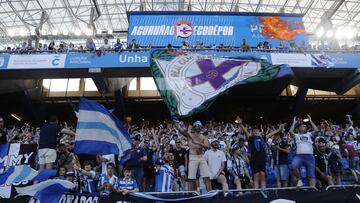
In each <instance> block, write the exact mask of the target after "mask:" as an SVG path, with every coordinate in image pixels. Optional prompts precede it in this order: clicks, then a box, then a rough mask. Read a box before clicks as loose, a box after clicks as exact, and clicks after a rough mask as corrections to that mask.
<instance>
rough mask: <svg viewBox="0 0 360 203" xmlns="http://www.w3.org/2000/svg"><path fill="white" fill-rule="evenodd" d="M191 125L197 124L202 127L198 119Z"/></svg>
mask: <svg viewBox="0 0 360 203" xmlns="http://www.w3.org/2000/svg"><path fill="white" fill-rule="evenodd" d="M193 126H199V127H202V124H201V122H200V121H195V122H194V123H193Z"/></svg>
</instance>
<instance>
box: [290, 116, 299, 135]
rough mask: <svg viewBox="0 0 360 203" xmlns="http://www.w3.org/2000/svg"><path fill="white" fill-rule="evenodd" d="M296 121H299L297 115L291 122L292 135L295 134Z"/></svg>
mask: <svg viewBox="0 0 360 203" xmlns="http://www.w3.org/2000/svg"><path fill="white" fill-rule="evenodd" d="M296 122H297V119H296V116H295V117H294V119H293V122H292V124H291V127H290V129H289V133H290V135H291V136H294V129H295V125H296Z"/></svg>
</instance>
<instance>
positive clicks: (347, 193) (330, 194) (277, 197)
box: [1, 188, 360, 203]
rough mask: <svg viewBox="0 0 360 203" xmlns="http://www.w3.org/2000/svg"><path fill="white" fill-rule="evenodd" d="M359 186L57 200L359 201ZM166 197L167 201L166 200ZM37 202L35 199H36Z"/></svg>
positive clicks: (23, 201)
mask: <svg viewBox="0 0 360 203" xmlns="http://www.w3.org/2000/svg"><path fill="white" fill-rule="evenodd" d="M359 194H360V189H359V188H346V189H337V190H329V191H321V192H320V191H295V190H288V191H286V190H279V191H264V192H259V193H257V194H250V195H243V196H240V197H235V196H233V195H228V196H227V197H224V196H223V194H222V193H221V192H220V193H218V194H217V195H208V194H206V195H203V196H197V197H186V196H184V195H181V194H177V195H174V194H168V195H166V194H163V195H161V198H159V197H157V196H154V195H146V194H144V195H143V197H140V196H134V195H127V196H122V195H119V194H113V195H111V196H109V197H102V196H89V195H72V194H65V195H62V197H61V198H60V200H59V201H58V203H159V202H179V201H181V202H185V203H210V202H226V203H238V202H242V203H253V202H256V203H338V202H359V201H360V196H359ZM164 198H167V201H166V200H165V201H164ZM29 199H30V197H27V198H26V197H25V198H24V197H20V198H15V199H2V200H1V202H2V203H28V202H29ZM33 202H34V203H35V201H33Z"/></svg>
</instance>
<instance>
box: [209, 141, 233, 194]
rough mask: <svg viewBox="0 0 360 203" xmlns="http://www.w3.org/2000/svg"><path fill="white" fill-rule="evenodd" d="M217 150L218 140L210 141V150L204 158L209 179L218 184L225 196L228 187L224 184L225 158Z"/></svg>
mask: <svg viewBox="0 0 360 203" xmlns="http://www.w3.org/2000/svg"><path fill="white" fill-rule="evenodd" d="M219 149H220V143H219V140H217V139H213V140H211V149H209V150H207V151H206V152H205V154H204V158H205V160H206V162H207V164H208V166H209V171H210V175H211V176H210V179H211V180H215V181H217V182H218V183H220V184H221V186H222V189H223V191H224V195H226V192H227V191H228V190H229V186H228V184H227V182H226V177H225V172H224V169H225V163H226V157H225V153H224V152H223V151H221V150H219Z"/></svg>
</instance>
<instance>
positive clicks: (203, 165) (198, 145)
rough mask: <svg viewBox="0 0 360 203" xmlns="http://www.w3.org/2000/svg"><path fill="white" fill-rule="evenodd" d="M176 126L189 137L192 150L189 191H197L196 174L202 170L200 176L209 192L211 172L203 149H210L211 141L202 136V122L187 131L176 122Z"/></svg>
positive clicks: (190, 155) (196, 123) (197, 122)
mask: <svg viewBox="0 0 360 203" xmlns="http://www.w3.org/2000/svg"><path fill="white" fill-rule="evenodd" d="M175 126H176V128H177V129H178V131H179V132H180V133H181V134H183V135H184V136H185V137H187V141H188V145H189V148H190V153H189V164H188V166H189V167H188V170H189V171H188V179H189V190H190V191H194V190H196V174H197V171H198V170H200V176H201V177H202V178H203V179H204V183H205V186H206V190H207V191H208V192H209V191H210V190H211V182H210V171H209V167H208V165H207V162H206V160H205V159H204V153H203V149H208V148H209V141H208V139H207V138H206V137H204V136H202V135H201V128H202V124H201V122H200V121H196V122H195V123H194V124H193V128H191V126H189V128H188V129H185V126H183V125H181V123H179V122H178V121H175Z"/></svg>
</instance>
